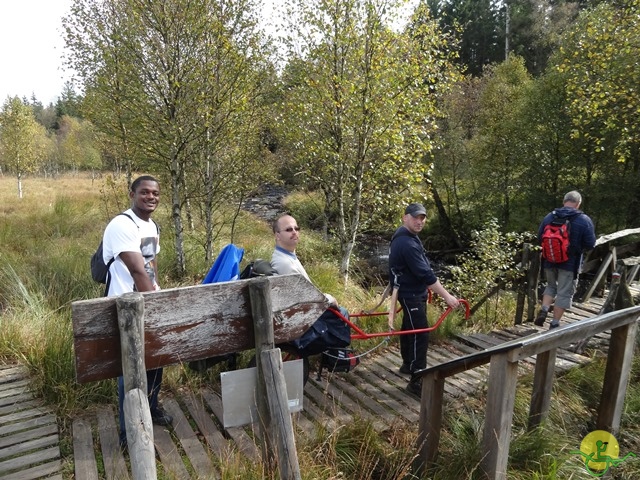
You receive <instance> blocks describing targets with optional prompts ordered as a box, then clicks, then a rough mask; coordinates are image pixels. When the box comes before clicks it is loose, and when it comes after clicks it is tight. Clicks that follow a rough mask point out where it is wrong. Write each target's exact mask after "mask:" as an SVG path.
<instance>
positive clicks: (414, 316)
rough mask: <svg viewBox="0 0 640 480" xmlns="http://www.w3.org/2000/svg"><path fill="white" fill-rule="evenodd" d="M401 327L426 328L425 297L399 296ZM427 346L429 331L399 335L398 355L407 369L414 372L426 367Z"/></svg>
mask: <svg viewBox="0 0 640 480" xmlns="http://www.w3.org/2000/svg"><path fill="white" fill-rule="evenodd" d="M400 305H401V306H402V328H401V330H417V329H420V328H427V327H428V326H429V324H428V323H427V302H426V299H424V298H420V297H416V298H401V299H400ZM428 347H429V332H425V333H418V334H408V335H400V355H402V361H403V363H404V364H405V365H406V366H407V367H409V370H411V371H412V372H415V371H416V370H421V369H423V368H426V367H427V348H428Z"/></svg>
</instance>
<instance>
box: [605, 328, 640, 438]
mask: <svg viewBox="0 0 640 480" xmlns="http://www.w3.org/2000/svg"><path fill="white" fill-rule="evenodd" d="M637 332H638V324H637V322H633V323H630V324H628V325H624V326H621V327H617V328H615V329H614V330H613V332H612V334H611V345H609V352H608V354H607V367H606V370H605V373H604V381H603V385H602V394H601V397H600V405H599V408H598V421H597V427H598V429H600V430H606V431H608V432H611V433H612V434H613V435H617V434H618V431H619V429H620V420H621V418H622V411H623V407H624V398H625V394H626V392H627V385H628V383H629V378H630V375H631V366H632V363H633V357H634V351H635V348H634V346H635V342H636V336H637Z"/></svg>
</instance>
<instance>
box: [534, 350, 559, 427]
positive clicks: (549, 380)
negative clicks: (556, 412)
mask: <svg viewBox="0 0 640 480" xmlns="http://www.w3.org/2000/svg"><path fill="white" fill-rule="evenodd" d="M556 351H557V349H555V348H552V349H551V350H547V351H546V352H541V353H539V354H538V355H537V356H536V369H535V373H534V376H533V391H532V392H531V405H530V406H529V430H533V429H534V428H536V427H538V426H539V425H540V424H541V423H542V422H543V421H544V420H545V419H546V418H547V414H548V413H549V406H550V405H551V390H552V387H553V378H554V374H555V368H556Z"/></svg>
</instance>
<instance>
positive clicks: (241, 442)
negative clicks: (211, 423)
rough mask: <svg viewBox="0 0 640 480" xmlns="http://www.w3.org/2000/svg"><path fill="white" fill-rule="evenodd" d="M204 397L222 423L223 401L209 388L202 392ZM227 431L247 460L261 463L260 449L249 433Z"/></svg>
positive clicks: (234, 430) (234, 429)
mask: <svg viewBox="0 0 640 480" xmlns="http://www.w3.org/2000/svg"><path fill="white" fill-rule="evenodd" d="M202 397H203V398H204V399H205V401H206V402H207V405H209V408H210V409H211V411H212V412H213V414H214V415H215V416H216V417H217V419H218V421H219V422H220V423H222V419H223V415H222V399H221V398H220V397H219V396H218V395H217V394H216V393H214V392H213V391H211V390H209V389H208V388H205V389H203V390H202ZM225 431H226V432H227V434H228V435H229V437H230V438H231V439H232V440H233V441H234V442H235V444H236V446H237V447H238V450H240V451H241V452H242V453H243V454H244V455H245V456H246V457H247V458H249V459H250V460H253V461H254V462H259V461H260V452H259V451H258V447H256V444H255V443H254V442H253V440H251V438H250V437H249V435H247V432H245V431H244V430H243V429H241V428H236V427H233V428H227V429H226V430H225Z"/></svg>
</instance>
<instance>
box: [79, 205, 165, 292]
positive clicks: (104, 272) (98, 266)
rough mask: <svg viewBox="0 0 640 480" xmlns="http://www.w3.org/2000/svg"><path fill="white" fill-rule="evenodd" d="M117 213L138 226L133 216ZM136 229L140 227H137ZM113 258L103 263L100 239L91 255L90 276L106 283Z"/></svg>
mask: <svg viewBox="0 0 640 480" xmlns="http://www.w3.org/2000/svg"><path fill="white" fill-rule="evenodd" d="M118 215H124V216H125V217H127V218H128V219H129V220H131V221H132V222H133V223H134V224H135V226H136V227H138V224H137V223H136V222H135V220H134V219H133V218H131V216H130V215H127V214H126V213H124V212H123V213H119V214H118ZM156 227H157V225H156ZM138 229H140V227H138ZM114 260H115V258H112V259H111V260H109V261H108V262H107V263H104V259H103V258H102V240H100V245H98V248H97V250H96V251H95V253H94V254H93V255H92V256H91V278H93V279H94V280H95V281H96V282H98V283H103V284H106V283H107V276H108V275H109V267H110V266H111V264H112V263H113V261H114Z"/></svg>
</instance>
